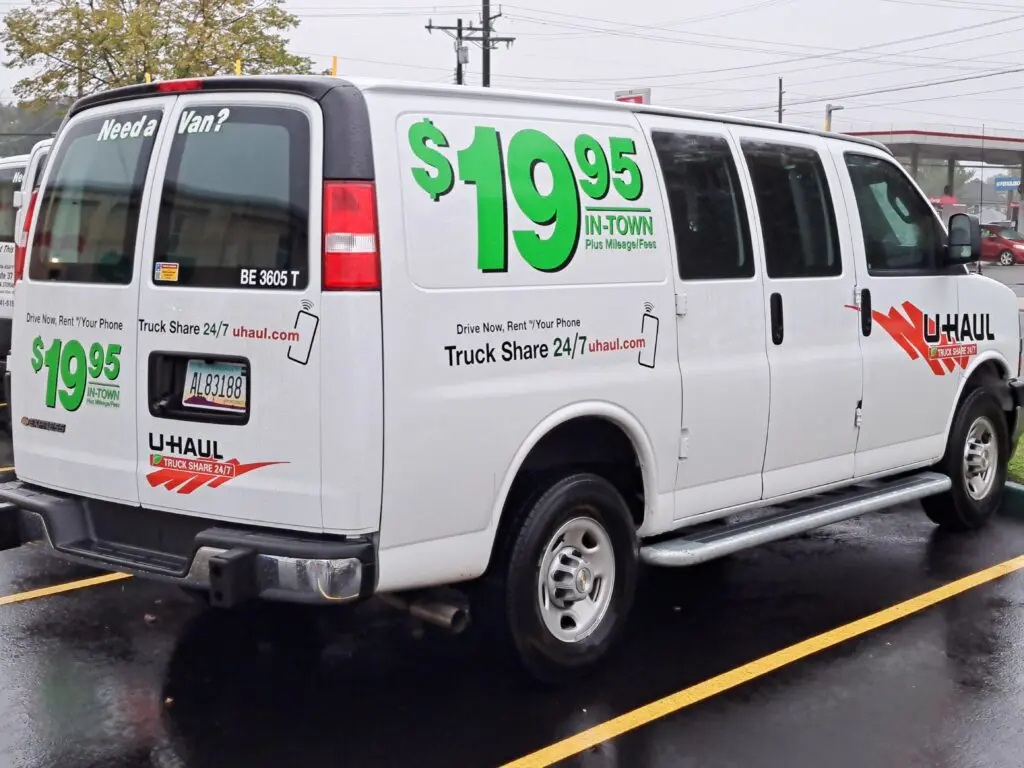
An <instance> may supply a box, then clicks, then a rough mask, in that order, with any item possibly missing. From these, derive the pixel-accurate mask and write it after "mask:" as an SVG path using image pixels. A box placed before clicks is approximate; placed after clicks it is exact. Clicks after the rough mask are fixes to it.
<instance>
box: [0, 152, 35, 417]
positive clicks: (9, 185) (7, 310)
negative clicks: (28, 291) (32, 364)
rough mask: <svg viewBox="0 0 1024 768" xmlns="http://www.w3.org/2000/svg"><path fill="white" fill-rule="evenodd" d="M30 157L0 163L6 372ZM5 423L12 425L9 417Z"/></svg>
mask: <svg viewBox="0 0 1024 768" xmlns="http://www.w3.org/2000/svg"><path fill="white" fill-rule="evenodd" d="M27 165H28V155H14V156H12V157H5V158H2V159H0V364H2V365H3V366H4V368H5V369H6V360H7V353H8V352H10V350H11V319H12V318H13V317H14V246H15V233H16V232H17V231H18V230H17V225H16V218H17V205H16V201H15V197H16V194H17V191H18V190H20V189H21V184H22V181H23V180H24V178H25V168H26V166H27ZM5 421H9V416H8V418H7V419H5Z"/></svg>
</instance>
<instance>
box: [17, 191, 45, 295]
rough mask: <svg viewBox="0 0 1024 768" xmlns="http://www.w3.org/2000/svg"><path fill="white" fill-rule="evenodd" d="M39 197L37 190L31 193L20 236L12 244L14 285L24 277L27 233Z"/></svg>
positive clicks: (30, 227)
mask: <svg viewBox="0 0 1024 768" xmlns="http://www.w3.org/2000/svg"><path fill="white" fill-rule="evenodd" d="M38 197H39V190H36V191H35V192H33V193H32V197H31V198H30V199H29V201H28V208H26V209H25V218H24V219H23V220H22V223H21V235H19V236H18V240H17V242H16V243H15V244H14V284H15V285H17V284H18V281H19V280H21V279H22V278H23V277H24V276H25V254H26V253H27V252H28V233H29V231H30V230H31V229H32V214H33V213H35V210H36V198H38Z"/></svg>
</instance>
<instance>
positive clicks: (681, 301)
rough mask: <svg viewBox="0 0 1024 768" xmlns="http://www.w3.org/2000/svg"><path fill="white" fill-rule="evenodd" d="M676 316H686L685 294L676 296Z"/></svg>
mask: <svg viewBox="0 0 1024 768" xmlns="http://www.w3.org/2000/svg"><path fill="white" fill-rule="evenodd" d="M676 314H677V315H679V316H680V317H682V316H683V315H685V314H686V294H685V293H677V294H676Z"/></svg>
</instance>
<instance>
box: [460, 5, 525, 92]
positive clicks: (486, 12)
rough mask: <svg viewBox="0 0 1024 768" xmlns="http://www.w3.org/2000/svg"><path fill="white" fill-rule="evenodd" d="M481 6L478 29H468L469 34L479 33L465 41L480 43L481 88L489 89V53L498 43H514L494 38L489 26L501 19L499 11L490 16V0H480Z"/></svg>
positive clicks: (511, 38) (506, 38) (507, 39)
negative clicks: (481, 61) (481, 54)
mask: <svg viewBox="0 0 1024 768" xmlns="http://www.w3.org/2000/svg"><path fill="white" fill-rule="evenodd" d="M482 3H483V6H482V8H481V13H480V29H477V28H476V27H470V28H469V31H470V32H479V33H480V36H479V37H467V38H466V39H467V40H469V41H471V42H474V43H480V47H481V48H482V49H483V52H484V62H483V72H482V77H483V86H484V88H490V87H491V51H492V50H494V46H495V45H497V44H498V43H504V44H505V45H512V43H514V42H515V41H516V39H515V38H514V37H496V36H495V35H494V27H493V26H491V24H492V22H493V21H494V20H495V19H500V18H501V11H500V10H499V11H498V12H497V13H496V14H494V15H493V16H492V15H491V0H482Z"/></svg>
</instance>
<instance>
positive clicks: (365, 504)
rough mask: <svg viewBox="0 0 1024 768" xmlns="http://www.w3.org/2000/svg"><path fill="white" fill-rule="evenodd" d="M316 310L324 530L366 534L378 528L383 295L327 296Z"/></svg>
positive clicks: (346, 294)
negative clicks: (319, 345) (320, 343)
mask: <svg viewBox="0 0 1024 768" xmlns="http://www.w3.org/2000/svg"><path fill="white" fill-rule="evenodd" d="M321 307H322V308H321V317H320V323H321V332H322V333H323V334H324V335H323V338H324V343H323V347H322V357H321V360H322V362H321V366H322V367H321V372H320V376H321V383H320V391H321V392H322V395H321V398H320V422H321V423H322V424H323V428H322V429H321V430H320V441H321V456H322V457H323V459H322V464H323V473H322V474H323V481H322V487H323V517H324V531H325V532H326V533H346V534H355V533H368V532H372V531H376V530H378V527H379V526H380V499H381V482H382V478H381V468H382V464H383V461H384V381H383V376H384V371H383V359H382V356H383V340H382V338H381V325H380V294H379V293H376V292H360V291H350V292H338V293H333V292H329V291H325V292H324V293H323V296H322V299H321ZM328 329H329V334H328V333H327V332H326V331H328Z"/></svg>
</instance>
